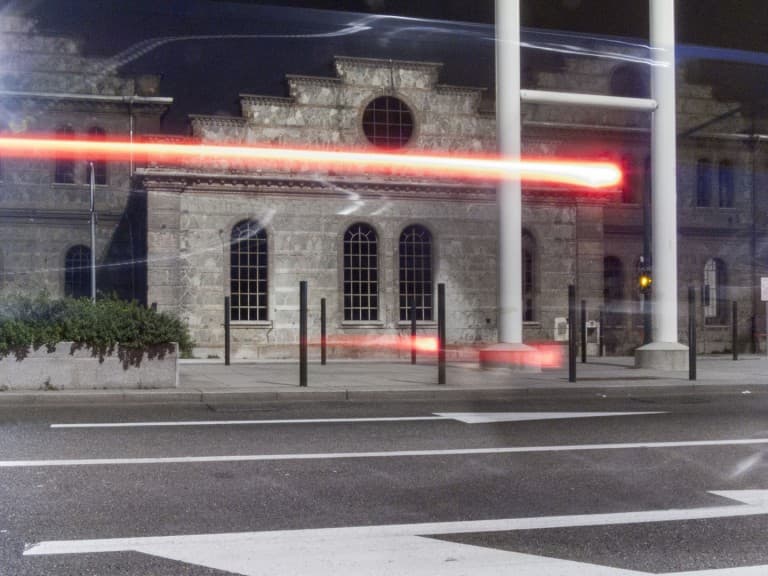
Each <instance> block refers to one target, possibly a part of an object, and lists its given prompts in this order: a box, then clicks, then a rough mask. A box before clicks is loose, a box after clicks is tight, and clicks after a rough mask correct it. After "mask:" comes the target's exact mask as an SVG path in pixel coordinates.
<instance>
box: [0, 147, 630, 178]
mask: <svg viewBox="0 0 768 576" xmlns="http://www.w3.org/2000/svg"><path fill="white" fill-rule="evenodd" d="M0 155H2V156H5V157H17V158H36V159H37V158H57V159H86V158H87V159H89V160H105V161H127V160H129V159H133V160H134V161H136V162H140V163H141V162H153V163H156V164H161V165H162V164H178V163H181V162H193V163H196V164H199V165H206V164H215V163H219V162H233V163H237V164H238V166H242V167H244V168H252V169H263V170H264V169H266V170H295V171H304V172H312V171H334V172H338V173H345V174H350V173H365V174H381V175H392V174H396V175H401V176H418V177H428V178H441V179H458V180H483V181H489V180H492V181H495V180H505V179H514V178H519V179H521V180H523V181H525V182H536V183H542V184H566V185H572V186H583V187H587V188H614V189H615V188H617V187H618V185H619V184H620V183H621V180H622V173H621V170H620V168H619V167H618V166H617V165H616V164H613V163H610V162H582V161H575V160H574V161H570V160H558V159H546V160H544V159H541V160H521V161H519V162H512V161H509V160H505V159H504V158H498V157H493V156H490V155H486V156H482V155H465V156H456V155H448V154H415V153H411V152H403V153H377V152H367V151H354V150H317V149H309V148H307V149H303V148H283V147H278V146H242V145H237V146H231V145H222V144H202V143H199V142H189V143H167V142H147V141H144V142H142V141H134V142H128V141H123V140H95V139H94V140H74V139H63V138H52V137H50V136H48V137H44V136H39V137H27V136H25V137H2V138H0Z"/></svg>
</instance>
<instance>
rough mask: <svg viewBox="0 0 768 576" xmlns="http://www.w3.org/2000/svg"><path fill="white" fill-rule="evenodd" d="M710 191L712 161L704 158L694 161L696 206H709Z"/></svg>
mask: <svg viewBox="0 0 768 576" xmlns="http://www.w3.org/2000/svg"><path fill="white" fill-rule="evenodd" d="M711 191H712V163H711V162H710V161H709V160H707V159H706V158H700V159H699V161H698V162H696V206H709V205H710V194H711Z"/></svg>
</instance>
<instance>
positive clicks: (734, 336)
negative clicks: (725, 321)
mask: <svg viewBox="0 0 768 576" xmlns="http://www.w3.org/2000/svg"><path fill="white" fill-rule="evenodd" d="M738 339H739V305H738V303H737V302H736V300H734V301H733V308H732V310H731V350H732V351H733V359H734V360H738V359H739V350H738Z"/></svg>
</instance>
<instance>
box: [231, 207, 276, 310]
mask: <svg viewBox="0 0 768 576" xmlns="http://www.w3.org/2000/svg"><path fill="white" fill-rule="evenodd" d="M229 277H230V295H231V303H230V319H231V320H233V321H245V322H254V321H264V320H267V319H268V314H267V312H268V309H267V232H266V230H264V229H263V228H262V227H261V226H259V223H258V222H255V221H254V220H246V221H244V222H240V223H239V224H237V225H236V226H235V227H234V228H232V242H231V245H230V269H229Z"/></svg>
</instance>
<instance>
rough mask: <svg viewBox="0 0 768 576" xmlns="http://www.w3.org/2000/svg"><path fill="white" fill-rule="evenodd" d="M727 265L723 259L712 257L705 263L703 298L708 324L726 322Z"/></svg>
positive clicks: (705, 318) (705, 319)
mask: <svg viewBox="0 0 768 576" xmlns="http://www.w3.org/2000/svg"><path fill="white" fill-rule="evenodd" d="M725 297H726V295H725V265H724V264H723V262H722V260H719V259H717V258H710V259H709V260H707V262H706V263H705V264H704V285H703V289H702V299H703V304H704V321H705V322H706V323H707V324H725V323H726V321H727V318H726V314H727V308H728V307H727V306H726V300H725Z"/></svg>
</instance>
